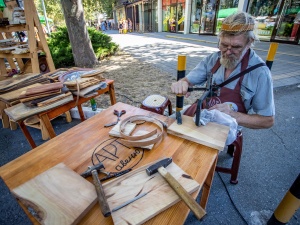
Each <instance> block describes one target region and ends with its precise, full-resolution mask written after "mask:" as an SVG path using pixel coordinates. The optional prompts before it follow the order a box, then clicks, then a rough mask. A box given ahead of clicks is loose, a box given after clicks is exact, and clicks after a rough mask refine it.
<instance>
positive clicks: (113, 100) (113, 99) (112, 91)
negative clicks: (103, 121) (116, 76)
mask: <svg viewBox="0 0 300 225" xmlns="http://www.w3.org/2000/svg"><path fill="white" fill-rule="evenodd" d="M109 96H110V103H111V105H114V104H116V96H115V86H114V84H113V83H112V84H109Z"/></svg>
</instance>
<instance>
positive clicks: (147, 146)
mask: <svg viewBox="0 0 300 225" xmlns="http://www.w3.org/2000/svg"><path fill="white" fill-rule="evenodd" d="M147 133H148V131H145V130H138V131H137V132H135V133H134V134H133V135H132V136H133V137H134V136H140V135H145V134H147ZM157 136H158V134H154V135H152V136H151V137H148V138H144V139H142V140H140V141H145V142H146V141H151V140H154V139H155V138H157ZM153 146H154V144H150V145H145V146H139V148H142V149H148V150H151V149H152V148H153Z"/></svg>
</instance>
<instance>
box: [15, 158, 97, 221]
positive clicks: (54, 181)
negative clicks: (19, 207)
mask: <svg viewBox="0 0 300 225" xmlns="http://www.w3.org/2000/svg"><path fill="white" fill-rule="evenodd" d="M13 194H14V195H15V196H16V197H17V198H18V199H19V200H20V201H21V202H22V203H23V204H24V205H25V207H26V208H27V209H29V210H30V211H31V213H33V215H34V217H35V218H36V219H37V220H38V221H39V222H40V223H41V224H45V225H47V224H49V225H52V224H60V225H70V224H77V223H78V221H80V219H81V218H82V217H83V216H84V215H85V214H86V213H87V212H88V211H89V209H90V208H91V207H92V206H93V205H94V204H95V203H96V202H97V195H96V191H95V187H94V185H93V184H91V183H90V182H88V181H86V180H85V179H84V178H82V177H81V176H80V175H79V174H77V173H75V172H74V171H73V170H71V169H69V168H68V167H67V166H66V165H64V164H63V163H60V164H58V165H56V166H54V167H53V168H51V169H49V170H47V171H45V172H44V173H42V174H40V175H38V176H36V177H34V178H33V179H31V180H29V181H27V182H26V183H24V184H22V185H20V186H19V187H16V188H14V189H13Z"/></svg>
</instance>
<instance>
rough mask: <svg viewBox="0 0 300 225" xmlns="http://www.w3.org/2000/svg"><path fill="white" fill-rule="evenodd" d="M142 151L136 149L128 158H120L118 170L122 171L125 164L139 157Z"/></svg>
mask: <svg viewBox="0 0 300 225" xmlns="http://www.w3.org/2000/svg"><path fill="white" fill-rule="evenodd" d="M140 153H141V151H140V150H139V149H135V150H134V152H133V153H131V154H130V155H129V156H128V158H126V159H122V160H120V163H119V164H118V165H117V166H116V167H115V169H116V170H117V171H121V170H122V169H123V168H124V167H125V166H127V165H128V164H129V163H130V162H131V160H132V159H134V158H135V157H137V156H138V155H139V154H140Z"/></svg>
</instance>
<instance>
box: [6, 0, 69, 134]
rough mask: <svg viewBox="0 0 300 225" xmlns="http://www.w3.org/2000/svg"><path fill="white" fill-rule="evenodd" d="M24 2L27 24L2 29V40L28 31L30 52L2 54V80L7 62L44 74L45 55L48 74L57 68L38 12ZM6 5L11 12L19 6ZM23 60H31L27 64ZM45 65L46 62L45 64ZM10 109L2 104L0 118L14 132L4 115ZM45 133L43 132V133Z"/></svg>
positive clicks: (11, 66)
mask: <svg viewBox="0 0 300 225" xmlns="http://www.w3.org/2000/svg"><path fill="white" fill-rule="evenodd" d="M23 2H24V14H25V19H26V24H12V25H7V26H1V27H0V32H1V34H0V40H4V39H10V38H13V35H12V32H19V31H26V32H27V37H28V47H29V52H28V53H23V54H12V53H0V80H3V79H6V78H7V73H8V70H7V68H6V65H5V60H4V59H6V60H7V62H8V64H9V65H10V68H11V70H12V69H15V70H16V71H17V70H18V69H19V70H20V71H21V72H22V73H23V74H26V73H41V72H44V71H43V69H45V68H43V69H42V68H40V64H41V63H40V62H39V53H43V55H44V56H43V59H44V60H46V64H47V69H48V72H49V71H50V72H51V71H54V70H55V66H54V63H53V59H52V56H51V53H50V50H49V47H48V44H47V41H46V37H45V33H44V31H43V28H42V26H41V23H40V21H39V18H38V15H37V10H36V7H35V5H34V2H33V0H26V1H23ZM6 5H7V7H8V8H10V10H13V8H14V7H16V6H17V3H16V2H15V1H9V2H6ZM22 59H29V61H27V62H26V63H25V64H24V62H23V60H22ZM43 63H44V64H45V62H43ZM6 107H9V106H7V105H5V104H0V118H1V119H2V124H3V127H5V128H8V127H10V128H11V129H12V130H14V129H16V125H15V123H13V122H11V121H9V119H8V117H7V116H6V115H5V113H4V111H3V110H4V108H6ZM67 118H68V121H70V120H72V119H71V118H70V116H69V115H68V116H67ZM37 126H38V127H37V128H39V129H41V130H42V131H43V129H42V128H41V127H40V125H37ZM42 133H43V132H42ZM43 139H47V135H46V134H44V133H43Z"/></svg>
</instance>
